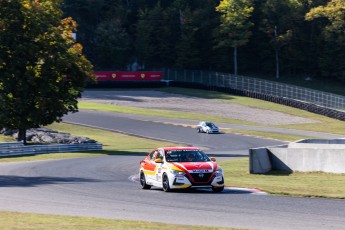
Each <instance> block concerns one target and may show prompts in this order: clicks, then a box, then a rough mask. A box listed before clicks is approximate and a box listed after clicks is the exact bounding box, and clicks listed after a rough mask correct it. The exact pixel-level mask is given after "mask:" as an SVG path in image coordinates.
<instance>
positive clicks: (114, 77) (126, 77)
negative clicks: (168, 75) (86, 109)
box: [94, 71, 163, 81]
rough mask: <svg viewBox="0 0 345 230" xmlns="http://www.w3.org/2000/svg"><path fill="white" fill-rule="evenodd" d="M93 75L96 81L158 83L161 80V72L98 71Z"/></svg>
mask: <svg viewBox="0 0 345 230" xmlns="http://www.w3.org/2000/svg"><path fill="white" fill-rule="evenodd" d="M94 74H95V75H96V80H97V81H160V80H162V78H163V71H137V72H132V71H128V72H117V71H100V72H95V73H94Z"/></svg>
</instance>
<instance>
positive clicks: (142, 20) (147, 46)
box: [134, 9, 154, 66]
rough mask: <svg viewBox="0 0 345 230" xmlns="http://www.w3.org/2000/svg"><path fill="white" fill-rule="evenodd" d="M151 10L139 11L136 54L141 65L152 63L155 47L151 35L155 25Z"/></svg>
mask: <svg viewBox="0 0 345 230" xmlns="http://www.w3.org/2000/svg"><path fill="white" fill-rule="evenodd" d="M149 13H150V12H149V10H147V9H143V10H140V11H139V16H138V22H137V24H136V34H135V35H136V36H135V43H134V48H135V54H136V57H137V58H138V61H139V63H140V64H141V65H144V66H146V65H147V64H150V60H151V59H152V57H153V47H154V45H153V44H152V40H151V35H152V34H153V32H154V31H153V25H152V22H151V20H150V19H149Z"/></svg>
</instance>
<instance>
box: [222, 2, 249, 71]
mask: <svg viewBox="0 0 345 230" xmlns="http://www.w3.org/2000/svg"><path fill="white" fill-rule="evenodd" d="M216 10H217V11H218V12H219V13H220V14H221V16H220V20H221V22H220V25H219V35H220V38H219V42H218V46H219V47H232V48H233V49H234V75H235V76H237V72H238V71H237V48H238V47H240V46H243V45H245V44H247V43H248V41H249V38H250V36H251V34H252V33H251V31H250V30H249V29H250V27H252V26H253V23H252V22H251V21H250V20H249V18H250V16H251V14H252V12H253V10H254V8H253V6H252V1H251V0H222V1H221V2H220V4H219V5H218V6H217V7H216Z"/></svg>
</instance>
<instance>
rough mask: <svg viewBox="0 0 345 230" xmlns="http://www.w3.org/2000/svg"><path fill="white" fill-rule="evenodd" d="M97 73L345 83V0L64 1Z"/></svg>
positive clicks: (80, 40)
mask: <svg viewBox="0 0 345 230" xmlns="http://www.w3.org/2000/svg"><path fill="white" fill-rule="evenodd" d="M62 10H63V12H64V14H65V16H71V17H72V18H73V19H74V20H76V22H77V23H78V31H77V41H78V42H79V43H81V44H82V45H83V46H84V53H85V55H86V56H87V58H88V59H89V60H91V62H92V63H93V64H94V67H95V69H96V70H124V69H128V65H129V64H131V63H134V62H136V63H138V64H139V66H140V67H141V68H143V69H152V68H162V67H174V68H186V69H203V70H214V71H226V72H234V73H235V74H237V71H238V72H239V73H240V74H249V73H257V74H266V75H274V76H276V77H277V78H279V76H280V75H283V74H286V75H296V76H313V77H322V78H327V79H340V80H344V79H345V1H344V0H284V1H279V0H64V3H63V5H62Z"/></svg>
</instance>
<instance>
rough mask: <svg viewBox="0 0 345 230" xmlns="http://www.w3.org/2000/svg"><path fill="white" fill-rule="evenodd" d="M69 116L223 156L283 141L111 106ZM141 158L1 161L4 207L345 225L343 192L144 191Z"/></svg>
mask: <svg viewBox="0 0 345 230" xmlns="http://www.w3.org/2000/svg"><path fill="white" fill-rule="evenodd" d="M65 120H67V121H69V122H77V123H84V124H87V125H91V126H99V127H103V128H106V129H108V130H117V131H123V132H129V133H132V134H137V135H147V136H150V137H153V138H160V139H166V140H171V141H176V142H183V143H187V144H191V145H200V146H205V147H208V148H209V150H208V151H209V153H210V154H215V155H216V156H217V157H219V159H223V157H224V158H226V157H236V156H244V155H247V152H248V148H252V147H259V146H265V145H274V144H280V142H279V141H274V140H265V139H260V138H253V137H247V136H243V135H233V134H216V135H207V134H198V133H196V131H195V130H194V129H192V128H186V127H180V126H173V125H164V124H159V123H154V122H147V121H139V120H135V119H128V118H125V117H123V116H117V115H114V114H107V113H97V112H86V111H85V112H80V113H77V114H73V115H71V116H68V117H67V118H66V119H65ZM218 141H219V142H218ZM142 158H143V156H138V155H126V156H105V157H94V158H80V159H64V160H55V161H36V162H20V163H1V164H0V210H6V211H20V212H36V213H48V214H63V215H75V216H90V217H104V218H114V219H129V220H145V221H154V222H163V223H177V224H190V225H209V226H224V227H236V228H252V229H344V226H345V201H344V200H339V199H319V198H296V197H281V196H271V195H267V194H266V195H265V194H262V193H257V192H256V191H255V190H246V189H236V188H226V189H225V190H224V192H222V193H219V194H217V193H213V192H211V191H209V190H195V191H190V192H171V193H165V192H163V191H162V190H160V189H151V190H142V189H141V188H140V185H139V182H138V181H137V177H136V175H137V172H138V166H139V161H140V160H141V159H142ZM282 179H284V178H282ZM320 186H321V185H320Z"/></svg>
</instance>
